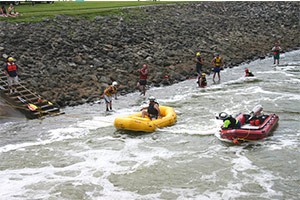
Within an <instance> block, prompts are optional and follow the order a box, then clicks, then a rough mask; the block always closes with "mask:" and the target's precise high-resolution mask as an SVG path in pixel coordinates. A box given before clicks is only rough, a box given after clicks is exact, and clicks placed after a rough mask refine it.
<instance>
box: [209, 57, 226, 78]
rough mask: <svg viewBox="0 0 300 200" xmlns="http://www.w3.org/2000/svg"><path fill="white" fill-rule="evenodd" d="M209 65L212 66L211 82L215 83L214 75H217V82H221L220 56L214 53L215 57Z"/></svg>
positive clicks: (221, 64)
mask: <svg viewBox="0 0 300 200" xmlns="http://www.w3.org/2000/svg"><path fill="white" fill-rule="evenodd" d="M211 63H212V64H213V66H214V70H213V71H214V75H213V81H214V82H215V76H216V74H218V78H219V80H218V82H219V81H220V80H221V77H220V70H221V68H222V66H223V65H224V61H223V58H222V57H221V56H220V54H219V53H215V57H214V58H213V59H212V61H211Z"/></svg>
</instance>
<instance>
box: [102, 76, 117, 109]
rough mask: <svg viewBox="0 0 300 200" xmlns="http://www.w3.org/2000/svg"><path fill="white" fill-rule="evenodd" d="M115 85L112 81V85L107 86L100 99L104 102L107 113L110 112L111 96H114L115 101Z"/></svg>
mask: <svg viewBox="0 0 300 200" xmlns="http://www.w3.org/2000/svg"><path fill="white" fill-rule="evenodd" d="M117 85H118V83H117V82H116V81H114V82H113V83H112V85H109V86H108V87H107V88H106V89H105V90H104V92H103V94H102V97H103V98H104V100H105V104H106V111H107V112H108V111H112V96H113V95H115V99H117V96H116V95H117Z"/></svg>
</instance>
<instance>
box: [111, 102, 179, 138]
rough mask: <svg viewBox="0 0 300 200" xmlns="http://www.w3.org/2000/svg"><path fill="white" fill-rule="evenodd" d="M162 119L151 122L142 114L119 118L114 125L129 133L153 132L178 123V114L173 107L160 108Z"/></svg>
mask: <svg viewBox="0 0 300 200" xmlns="http://www.w3.org/2000/svg"><path fill="white" fill-rule="evenodd" d="M159 109H160V114H161V116H162V118H159V119H154V120H150V119H149V118H148V117H145V118H142V112H138V113H135V114H133V115H129V116H126V117H117V118H116V119H115V121H114V125H115V127H116V128H117V129H122V130H129V131H143V132H153V131H155V130H156V128H162V127H165V126H170V125H173V124H174V123H175V122H176V113H175V111H174V109H173V108H172V107H168V106H159Z"/></svg>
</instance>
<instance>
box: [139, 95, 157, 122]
mask: <svg viewBox="0 0 300 200" xmlns="http://www.w3.org/2000/svg"><path fill="white" fill-rule="evenodd" d="M148 100H149V105H148V107H145V108H144V109H143V110H142V117H143V118H144V117H146V116H148V117H149V118H150V119H151V120H153V119H158V118H160V117H161V116H160V110H159V104H158V103H157V101H156V98H155V97H154V96H151V97H149V98H148Z"/></svg>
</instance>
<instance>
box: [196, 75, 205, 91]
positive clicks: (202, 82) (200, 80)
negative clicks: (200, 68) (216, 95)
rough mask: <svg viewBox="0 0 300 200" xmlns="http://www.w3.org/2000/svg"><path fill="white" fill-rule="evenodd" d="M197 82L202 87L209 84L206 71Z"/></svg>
mask: <svg viewBox="0 0 300 200" xmlns="http://www.w3.org/2000/svg"><path fill="white" fill-rule="evenodd" d="M197 83H198V85H199V87H202V88H204V87H206V86H207V81H206V74H205V73H202V74H201V76H200V77H199V79H198V82H197Z"/></svg>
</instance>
